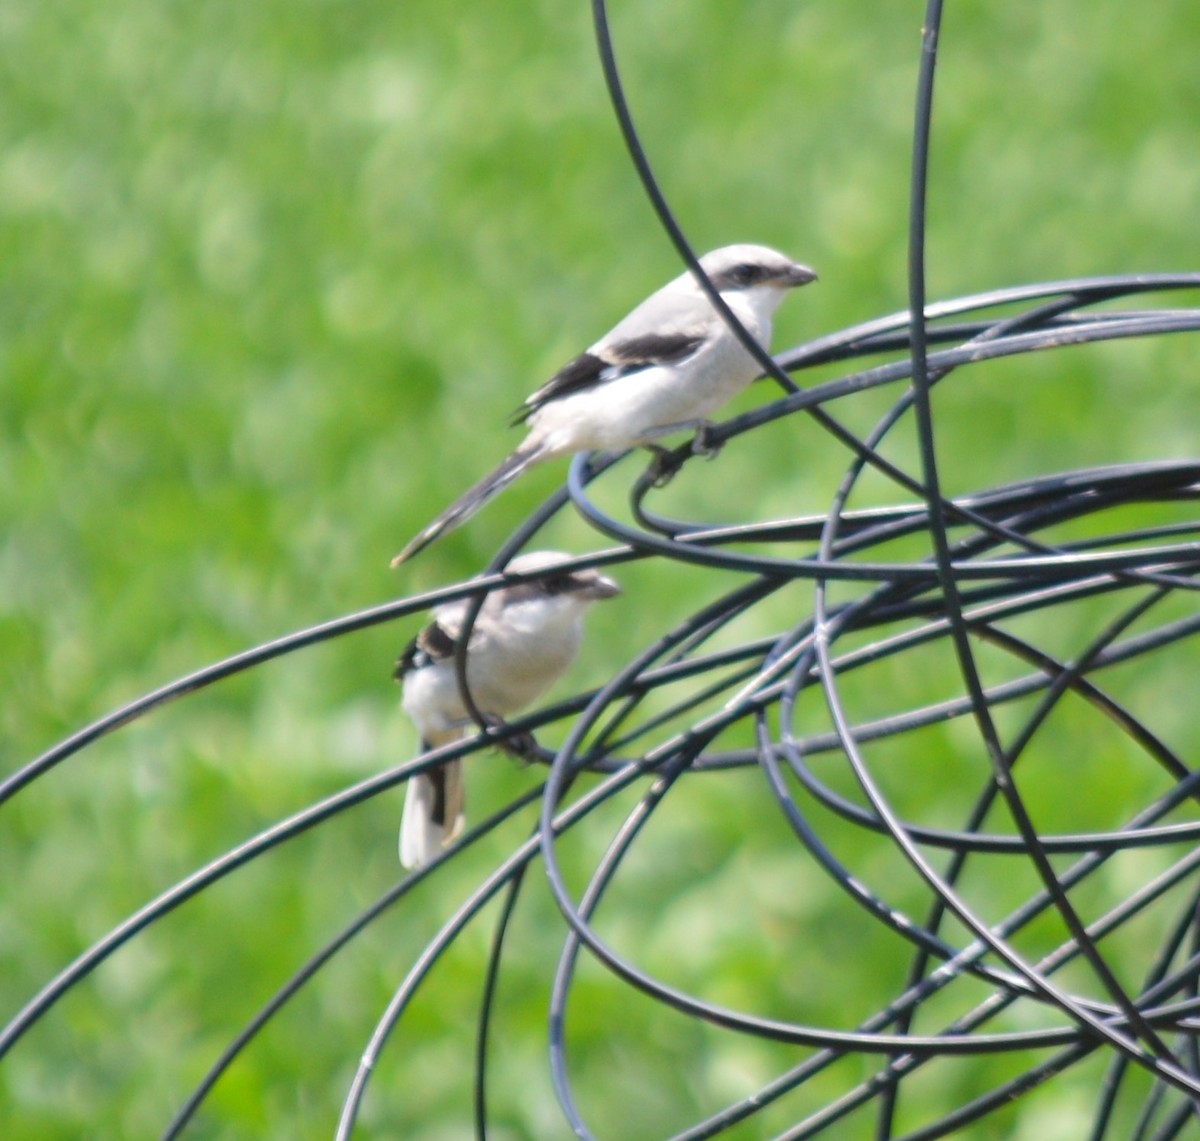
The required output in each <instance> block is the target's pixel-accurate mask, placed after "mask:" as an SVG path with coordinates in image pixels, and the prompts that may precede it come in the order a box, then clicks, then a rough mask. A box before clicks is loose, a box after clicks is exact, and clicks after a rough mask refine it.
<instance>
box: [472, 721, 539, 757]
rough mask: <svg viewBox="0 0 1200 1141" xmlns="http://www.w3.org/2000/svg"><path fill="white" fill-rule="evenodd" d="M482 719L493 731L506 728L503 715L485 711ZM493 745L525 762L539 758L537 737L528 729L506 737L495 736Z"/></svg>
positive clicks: (506, 723)
mask: <svg viewBox="0 0 1200 1141" xmlns="http://www.w3.org/2000/svg"><path fill="white" fill-rule="evenodd" d="M483 719H484V721H486V722H487V724H488V728H489V729H492V730H493V731H495V732H498V733H502V732H504V731H506V730H507V729H508V722H507V721H505V720H504V718H503V717H497V716H495V715H494V714H492V713H485V714H484V715H483ZM495 745H496V748H497V749H500V750H502V751H503V752H505V753H508V754H509V756H512V757H516V758H517V759H518V760H521V761H525V762H526V763H527V764H532V763H533V762H534V761H536V760H540V759H541V755H542V750H541V747H540V746H539V745H538V743H537V738H536V737H534V735H533V734H532V733H530V732H529V730H528V729H526V730H525V731H524V732H521V733H510V734H509V735H508V736H507V737H497V738H496V741H495Z"/></svg>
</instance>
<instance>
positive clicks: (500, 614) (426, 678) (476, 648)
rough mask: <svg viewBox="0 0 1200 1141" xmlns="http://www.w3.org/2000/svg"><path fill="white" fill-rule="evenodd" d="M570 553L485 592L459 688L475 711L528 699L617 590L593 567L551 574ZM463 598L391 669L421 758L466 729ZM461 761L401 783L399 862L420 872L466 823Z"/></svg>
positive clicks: (500, 710) (524, 565)
mask: <svg viewBox="0 0 1200 1141" xmlns="http://www.w3.org/2000/svg"><path fill="white" fill-rule="evenodd" d="M569 557H570V556H568V555H564V554H562V553H560V552H558V551H530V552H529V553H527V554H524V555H520V556H518V557H517V558H515V559H513V560H512V562H510V563H509V564H508V567H507V569H508V570H509V571H512V572H515V573H518V574H527V573H529V572H532V571H538V570H542V569H545V570H546V573H545V574H544V575H542V576H540V577H537V578H530V579H527V580H525V581H524V582H518V583H513V584H512V585H511V586H505V587H501V588H499V589H498V590H494V591H492V592H491V593H490V594H489V595H488V596H487V599H486V600H485V601H484V604H483V606H482V608H481V609H480V611H479V616H478V617H477V618H476V620H475V625H474V628H473V629H472V630H471V637H470V642H469V643H468V646H467V686H468V688H469V689H470V692H471V697H472V699H473V700H474V702H475V705H476V707H477V708H478V709H479V711H480V712H481V713H483V714H485V715H488V716H492V717H508V716H510V715H511V714H513V713H516V712H517V711H518V710H520V709H523V708H524V707H525V706H527V705H529V704H530V703H531V702H533V701H535V700H536V699H537V698H538V697H539V696H540V695H541V694H542V693H543V692H544V691H545V690H547V689H548V688H549V687H550V686H551V685H552V684H553V683H554V682H555V681H557V680H558V678H559V677H560V676H561V675H562V674H563V672H564V671H565V670H566V668H567V667H568V666H569V665H570V664H571V662H572V661H573V660H574V658H575V655H576V653H578V651H579V644H580V642H581V640H582V638H583V617H584V615H585V614H586V613H587V610H588V608H589V607H590V606H591V605H592V603H593V602H597V601H599V600H600V599H603V598H612V597H613V596H615V595H617V594H620V593H621V588H620V587H619V586H618V585H617V584H616V583H615V582H614V581H613V580H612V579H611V578H608V577H607V576H606V575H602V574H600V573H599V572H598V571H594V570H574V571H564V570H556V569H554V568H555V567H558V566H561V565H562V563H563V562H565V561H566V560H567V559H568V558H569ZM470 601H471V600H470V599H459V600H458V601H456V602H447V603H444V604H443V605H441V606H438V607H436V608H435V609H434V610H433V611H432V616H433V621H432V622H431V623H430V624H429V625H428V626H426V627H425V628H424V629H423V630H422V631H421V632H420V634H418V635H417V637H416V638H415V639H413V641H412V642H411V643H410V645H409V646H408V648H407V649H406V650H405V651H404V653H403V655H401V657H400V660H399V661H398V662H397V663H396V678H397V680H398V681H401V682H403V684H404V696H403V698H402V700H401V704H402V706H403V708H404V711H405V712H406V713H407V714H408V715H409V717H411V718H412V720H413V723H414V724H415V725H416V727H417V731H418V732H419V733H420V734H421V750H422V752H424V751H427V750H429V749H432V748H436V747H438V746H439V745H445V744H448V743H449V742H451V741H457V740H459V739H460V738H462V737H464V736H466V734H467V733H468V732H469V731H471V730H472V729H473V728H474V725H475V722H474V721H473V720H472V719H471V716H470V714H469V713H468V712H467V707H466V704H465V703H464V701H463V695H462V691H461V690H460V689H459V686H458V676H457V670H456V665H455V654H456V651H457V649H458V641H459V637H460V635H461V632H462V623H463V618H464V617H465V615H466V612H467V608H468V606H469V605H470ZM465 791H466V790H465V780H464V774H463V762H462V759H461V758H459V759H456V760H452V761H447V762H446V763H445V764H444V765H439V766H438V767H437V768H435V769H430V770H428V771H427V772H423V773H418V774H417V775H416V776H414V777H413V778H412V779H411V780H410V781H409V782H408V792H407V795H406V798H405V801H404V816H403V818H402V820H401V824H400V862H401V863H402V864H403V865H404V866H405V867H406V868H420V867H423V866H424V865H425V864H427V863H429V862H430V861H431V860H433V859H434V858H435V857H436V856H437V855H438V854H439V853H440V852H441V850H442V849H443V848H444V847H445V846H446V845H447V844H449V843H450V842H451V841H452V840H453V839H454V838H455V837H456V836H457V835H458V833H459V832H460V831H461V830H462V827H463V823H464V821H465V814H464V804H465Z"/></svg>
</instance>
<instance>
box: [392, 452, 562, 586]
mask: <svg viewBox="0 0 1200 1141" xmlns="http://www.w3.org/2000/svg"><path fill="white" fill-rule="evenodd" d="M544 458H545V457H544V456H543V454H542V453H541V452H540V451H538V450H537V449H536V448H535V449H531V450H529V451H522V450H521V449H520V448H518V449H517V450H516V451H515V452H513V453H512V455H510V456H509V457H508V458H507V459H506V460H504V462H503V463H501V465H500V466H499V467H498V468H496V470H495V471H494V472H492V473H491V474H490V475H485V476H484V477H483V479H481V480H480V481H479V482H478V483H477V484H476V485H475V486H474V487H472V488H471V490H470V491H468V492H466V493H465V494H463V495H460V496H459V497H458V499H456V500H455V501H454V502H453V503H451V504H450V506H449V507H447V508H446V510H445V511H443V512H442V513H441V514H440V515H439V516H438V517H437V518H436V519H435V520H434V521H433V522H432V523H430V524H429V526H428V527H426V528H425V530H424V531H422V532H421V533H420V534H419V535H418V536H417V537H416V538H415V539H413V540H412V541H411V542H410V543H409V544H408V546H407V547H405V548H404V550H402V551H401V552H400V553H399V554H398V555H397V556H396V557H395V558H394V559H392V566H394V567H398V566H399V565H400V564H401V563H402V562H405V561H406V560H407V559H411V558H412V557H413V555H415V554H416V553H417V552H418V551H423V550H424V549H425V548H426V547H428V546H429V544H430V543H432V542H433V541H434V540H435V539H437V538H439V537H440V536H442V535H444V534H446V532H447V531H453V530H454V528H455V527H458V526H460V525H461V524H463V523H465V522H466V521H467V520H468V519H470V518H471V516H472V515H474V514H475V512H476V511H478V510H479V509H480V508H481V507H482V506H483V505H484V504H485V503H487V502H488V501H489V500H490V499H492V498H493V497H494V496H496V495H499V494H500V492H502V491H503V490H504V489H505V488H506V487H507V486H508V485H509V484H510V483H512V482H513V480H515V479H516V478H517V476H519V475H520V474H521V473H522V472H523V471H524V470H525V469H526V468H528V467H532V466H533V465H534V464H535V463H537V462H538V460H540V459H544Z"/></svg>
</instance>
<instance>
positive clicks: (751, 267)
mask: <svg viewBox="0 0 1200 1141" xmlns="http://www.w3.org/2000/svg"><path fill="white" fill-rule="evenodd" d="M700 268H701V269H703V270H704V272H705V273H706V274H708V278H709V280H710V281H711V282H712V283H713V285H714V286H715V287H716V289H717V291H718V292H719V293H721V294H730V293H744V294H751V295H754V296H755V297H756V300H761V301H764V302H767V303H768V304H770V307H771V308H772V309H773V308H774V307H775V306H776V305H778V304H779V303H780V302H781V301H782V300H783V298H784V297H785V296H786V294H787V292H788V290H789V289H795V288H796V287H797V286H800V285H807V284H808V283H809V282H810V281H816V280H817V275H816V273H815V272H814V271H813V270H811V269H809V267H808V266H806V265H801V264H800V263H799V262H796V261H792V259H791V258H790V257H788V256H787V255H786V254H781V253H780V252H779V251H778V250H773V249H771V247H770V246H755V245H748V244H740V245H735V246H722V247H721V248H720V249H719V250H713V251H712V252H711V253H707V254H705V255H704V256H703V257H702V258H701V259H700Z"/></svg>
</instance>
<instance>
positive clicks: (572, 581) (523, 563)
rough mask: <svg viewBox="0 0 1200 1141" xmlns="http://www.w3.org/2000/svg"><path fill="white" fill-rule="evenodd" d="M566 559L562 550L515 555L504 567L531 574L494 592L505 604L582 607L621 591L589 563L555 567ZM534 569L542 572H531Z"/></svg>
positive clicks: (565, 561)
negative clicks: (536, 601)
mask: <svg viewBox="0 0 1200 1141" xmlns="http://www.w3.org/2000/svg"><path fill="white" fill-rule="evenodd" d="M570 559H571V556H570V555H567V554H564V553H563V552H562V551H527V552H526V553H525V554H523V555H518V556H517V557H516V558H515V559H513V560H512V562H510V563H509V564H508V566H507V567H506V568H505V570H506V571H508V572H509V573H512V574H521V575H530V576H531V577H529V578H527V579H525V580H524V581H522V582H517V583H513V584H512V585H511V586H506V587H504V588H503V590H502V591H499V592H497V593H498V594H499V595H501V596H502V601H503V602H504V603H505V604H507V605H512V604H515V603H520V602H529V601H534V600H541V601H544V602H545V603H546V604H547V605H553V606H556V607H562V608H564V609H567V608H570V609H575V608H579V609H584V608H586V607H587V606H590V605H591V604H592V603H593V602H599V601H601V600H602V599H605V598H614V597H616V596H617V595H618V594H620V593H621V588H620V587H619V586H618V585H617V583H616V582H615V581H614V580H613V579H611V578H609V577H608V576H607V575H604V574H601V573H600V572H599V571H598V570H593V569H592V568H591V567H584V568H582V569H578V570H566V569H562V570H559V569H556V568H558V567H561V566H562V565H563V564H564V563H567V562H569V561H570ZM537 571H544V572H545V573H544V574H538V575H536V576H534V572H537Z"/></svg>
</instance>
